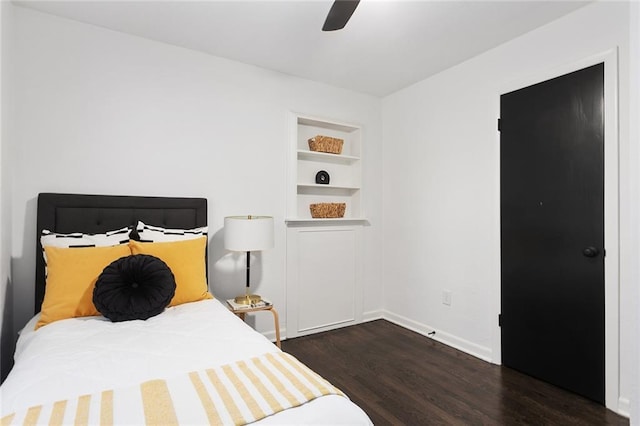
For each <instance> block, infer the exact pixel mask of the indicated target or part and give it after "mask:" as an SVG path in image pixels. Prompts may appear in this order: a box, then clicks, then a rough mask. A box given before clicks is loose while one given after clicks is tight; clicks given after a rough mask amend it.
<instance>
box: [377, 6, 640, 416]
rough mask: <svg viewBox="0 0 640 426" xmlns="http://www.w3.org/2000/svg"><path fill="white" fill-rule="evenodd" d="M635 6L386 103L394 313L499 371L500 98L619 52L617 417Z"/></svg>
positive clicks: (463, 68) (631, 330) (387, 250)
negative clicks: (448, 300)
mask: <svg viewBox="0 0 640 426" xmlns="http://www.w3.org/2000/svg"><path fill="white" fill-rule="evenodd" d="M629 7H630V6H629V4H628V3H611V2H606V3H596V4H593V5H589V6H587V7H584V8H582V9H579V10H578V11H576V12H574V13H572V14H570V15H567V16H565V17H563V18H562V19H559V20H557V21H555V22H552V23H550V24H548V25H546V26H544V27H541V28H539V29H536V30H534V31H532V32H530V33H528V34H525V35H523V36H521V37H519V38H517V39H514V40H512V41H510V42H508V43H505V44H503V45H501V46H499V47H497V48H495V49H493V50H491V51H489V52H486V53H484V54H482V55H479V56H477V57H475V58H473V59H471V60H469V61H466V62H464V63H462V64H460V65H458V66H456V67H453V68H451V69H449V70H447V71H444V72H442V73H440V74H438V75H436V76H434V77H431V78H429V79H427V80H424V81H422V82H420V83H418V84H416V85H414V86H412V87H409V88H407V89H405V90H402V91H399V92H397V93H395V94H393V95H391V96H388V97H387V98H385V99H384V100H383V120H384V131H383V135H384V136H383V140H384V176H385V180H384V190H383V199H384V207H383V208H384V242H385V244H384V259H385V265H384V283H385V309H386V311H387V313H386V315H387V316H388V317H389V318H390V319H392V320H394V321H396V322H398V323H400V324H403V325H406V326H409V327H411V328H414V329H415V330H417V331H420V332H426V331H428V330H431V329H435V330H437V333H436V336H435V337H436V338H440V339H441V340H443V341H446V342H448V343H449V344H453V345H454V346H457V347H460V348H462V349H464V350H466V351H468V352H470V353H474V354H475V355H477V356H479V357H481V358H484V359H487V360H493V361H499V359H500V358H499V354H496V353H495V350H494V347H493V342H494V337H495V334H496V333H499V328H498V327H497V314H498V310H499V304H498V303H496V301H499V294H496V293H498V292H499V290H496V289H499V282H500V245H499V244H500V221H499V207H500V204H499V147H498V141H499V137H498V133H497V129H496V119H497V118H498V116H499V102H498V101H499V95H500V94H501V93H502V91H504V90H503V89H504V88H505V86H507V85H509V84H510V83H511V82H513V81H517V80H522V79H525V78H527V77H529V76H532V75H540V74H543V73H547V72H548V71H549V70H552V69H555V68H558V67H563V66H566V65H567V64H571V63H574V62H576V61H581V60H583V59H585V58H587V57H590V56H592V55H595V54H598V53H601V52H604V51H607V50H609V49H612V48H615V47H616V46H618V47H619V86H620V95H619V105H620V111H619V119H620V130H619V132H620V133H619V136H620V139H619V141H620V145H619V150H620V159H621V162H620V166H619V172H620V206H619V211H620V235H621V240H620V279H621V282H620V297H621V302H620V308H619V309H620V324H621V325H620V327H621V329H620V342H621V343H620V347H619V353H620V376H619V379H620V386H619V395H620V399H619V400H618V398H614V403H613V404H612V408H613V409H614V410H617V409H618V405H619V409H620V411H621V412H627V410H628V409H629V398H630V392H631V386H632V383H631V381H632V375H631V373H632V371H633V370H634V365H635V364H634V362H637V359H635V360H634V358H633V356H632V347H633V342H634V339H636V338H637V332H636V331H635V330H636V329H637V323H634V322H633V321H634V318H635V314H634V312H635V311H637V310H638V307H639V306H638V298H637V297H633V296H637V287H638V276H637V271H636V272H634V270H635V268H636V265H637V259H638V255H639V253H638V248H637V245H635V247H634V245H633V240H632V239H631V238H630V237H629V236H630V235H631V234H630V230H631V229H632V228H633V226H635V225H637V221H638V216H637V215H636V216H635V217H634V216H631V215H630V213H631V212H632V211H631V208H632V207H633V209H634V211H635V212H637V211H638V208H637V207H638V206H637V198H632V197H631V194H632V188H633V187H634V186H635V184H634V183H632V177H635V178H636V179H637V173H636V172H634V171H633V170H634V168H636V169H637V167H638V159H637V156H635V157H631V156H630V155H629V154H630V152H631V151H632V150H637V144H638V141H637V140H634V141H633V145H632V143H631V141H630V138H629V128H630V124H629V123H630V116H629V112H630V109H629V94H628V93H629V88H630V75H629V50H628V49H629V38H630V35H629ZM635 78H637V76H636V77H635ZM512 89H515V87H514V88H512ZM635 119H637V116H636V117H635ZM635 119H634V121H635ZM636 190H637V187H636ZM443 290H450V291H452V304H451V306H445V305H443V304H442V303H441V300H442V295H441V293H442V291H443ZM616 337H617V336H616ZM496 355H497V356H496Z"/></svg>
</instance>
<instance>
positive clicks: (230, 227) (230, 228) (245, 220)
mask: <svg viewBox="0 0 640 426" xmlns="http://www.w3.org/2000/svg"><path fill="white" fill-rule="evenodd" d="M272 247H273V217H271V216H227V217H225V218H224V248H226V249H227V250H231V251H257V250H266V249H270V248H272Z"/></svg>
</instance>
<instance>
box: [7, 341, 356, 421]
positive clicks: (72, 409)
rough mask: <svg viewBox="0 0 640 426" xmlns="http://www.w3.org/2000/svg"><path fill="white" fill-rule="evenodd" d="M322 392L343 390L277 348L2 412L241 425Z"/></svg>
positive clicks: (25, 417) (16, 416)
mask: <svg viewBox="0 0 640 426" xmlns="http://www.w3.org/2000/svg"><path fill="white" fill-rule="evenodd" d="M323 395H342V396H344V394H343V393H342V392H341V391H340V390H339V389H337V388H336V387H334V386H333V385H331V384H330V383H329V382H327V381H326V380H325V379H323V378H322V377H320V376H319V375H318V374H316V373H315V372H313V371H312V370H310V369H309V368H308V367H306V366H305V365H304V364H302V363H301V362H300V361H298V360H297V359H295V358H294V357H293V356H291V355H289V354H286V353H283V352H278V353H268V354H265V355H262V356H259V357H255V358H250V359H247V360H243V361H238V362H236V363H233V364H227V365H223V366H220V367H216V368H211V369H206V370H200V371H194V372H191V373H186V374H184V375H183V376H177V377H173V378H169V379H163V380H150V381H147V382H144V383H141V384H140V385H137V386H130V387H125V388H118V389H114V390H106V391H103V392H98V393H95V394H91V395H81V396H79V397H78V398H73V399H68V400H64V401H57V402H52V403H48V404H43V405H38V406H34V407H31V408H29V409H26V410H23V411H21V412H16V413H13V414H10V415H8V416H5V417H3V418H2V426H5V425H6V426H8V425H37V424H48V425H64V424H74V425H97V424H100V425H123V424H129V425H134V424H135V425H143V424H146V425H178V424H183V425H191V424H199V425H201V424H211V425H231V424H236V425H241V424H246V423H251V422H254V421H257V420H260V419H262V418H264V417H267V416H270V415H272V414H275V413H277V412H279V411H282V410H285V409H287V408H291V407H297V406H299V405H302V404H304V403H305V402H308V401H311V400H313V399H315V398H318V397H320V396H323Z"/></svg>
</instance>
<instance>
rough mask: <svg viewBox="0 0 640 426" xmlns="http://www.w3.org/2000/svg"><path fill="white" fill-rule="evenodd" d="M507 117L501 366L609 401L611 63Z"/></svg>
mask: <svg viewBox="0 0 640 426" xmlns="http://www.w3.org/2000/svg"><path fill="white" fill-rule="evenodd" d="M500 115H501V120H500V191H501V203H500V210H501V211H500V214H501V243H502V246H501V251H502V252H501V262H502V270H501V273H502V284H501V286H502V288H501V291H502V303H501V304H502V306H501V312H502V314H501V324H502V328H501V331H502V363H503V364H504V365H505V366H507V367H511V368H514V369H517V370H520V371H522V372H524V373H526V374H529V375H531V376H534V377H537V378H540V379H542V380H545V381H547V382H550V383H552V384H555V385H557V386H560V387H563V388H565V389H568V390H571V391H573V392H575V393H578V394H580V395H583V396H586V397H587V398H590V399H592V400H595V401H598V402H600V403H602V404H604V381H605V371H604V338H605V335H604V314H605V312H604V64H599V65H595V66H592V67H589V68H585V69H583V70H580V71H576V72H573V73H570V74H567V75H563V76H561V77H558V78H554V79H552V80H548V81H545V82H543V83H539V84H536V85H533V86H530V87H526V88H524V89H520V90H517V91H514V92H510V93H507V94H505V95H502V96H501V97H500Z"/></svg>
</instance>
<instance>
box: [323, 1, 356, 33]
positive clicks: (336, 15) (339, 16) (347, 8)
mask: <svg viewBox="0 0 640 426" xmlns="http://www.w3.org/2000/svg"><path fill="white" fill-rule="evenodd" d="M358 3H360V0H335V1H334V2H333V5H332V6H331V9H330V10H329V14H328V15H327V19H326V20H325V21H324V25H323V26H322V31H335V30H341V29H343V28H344V26H345V25H347V22H349V19H350V18H351V15H353V12H354V11H355V10H356V7H358Z"/></svg>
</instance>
